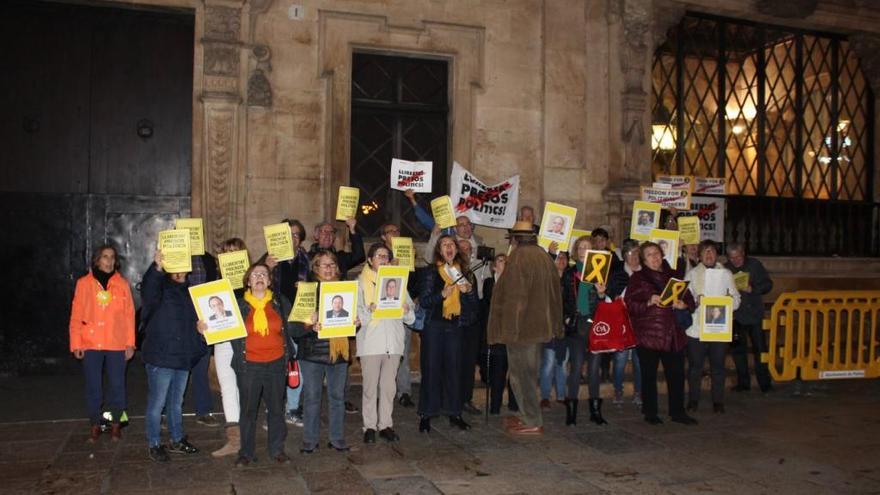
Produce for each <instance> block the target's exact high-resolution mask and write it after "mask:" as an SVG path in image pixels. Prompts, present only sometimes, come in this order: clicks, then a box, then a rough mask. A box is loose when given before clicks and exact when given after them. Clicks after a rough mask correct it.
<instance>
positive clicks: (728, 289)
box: [685, 240, 740, 413]
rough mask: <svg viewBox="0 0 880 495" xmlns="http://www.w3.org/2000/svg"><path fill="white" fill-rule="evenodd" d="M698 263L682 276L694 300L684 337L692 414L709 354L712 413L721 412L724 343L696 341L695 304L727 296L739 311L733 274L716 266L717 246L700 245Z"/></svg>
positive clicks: (710, 242)
mask: <svg viewBox="0 0 880 495" xmlns="http://www.w3.org/2000/svg"><path fill="white" fill-rule="evenodd" d="M699 256H700V264H699V265H697V266H696V267H694V268H693V269H691V270H690V271H689V272H688V274H687V275H686V276H685V280H687V281H689V282H690V286H689V289H690V291H691V293H693V296H694V300H696V301H697V307H698V309H697V311H695V312H694V314H693V324H692V325H691V327H690V328H688V329H687V331H686V333H687V336H688V403H687V410H688V411H696V410H697V407H698V405H699V403H700V382H701V381H702V379H703V362H704V361H705V359H706V355H707V354H708V355H709V369H710V374H711V376H712V405H713V410H714V411H715V412H716V413H723V412H724V378H725V377H724V375H725V368H724V360H725V358H726V355H727V348H728V347H730V343H728V342H700V319H699V316H698V313H699V305H700V304H702V303H701V299H702V297H703V296H730V297H732V298H733V309H734V310H736V309H737V308H739V303H740V295H739V291H737V290H736V284H735V283H734V282H733V274H732V273H730V270H728V269H727V268H724V266H723V265H722V264H721V263H718V246H717V245H716V244H715V243H714V242H713V241H710V240H705V241H702V242H700V247H699Z"/></svg>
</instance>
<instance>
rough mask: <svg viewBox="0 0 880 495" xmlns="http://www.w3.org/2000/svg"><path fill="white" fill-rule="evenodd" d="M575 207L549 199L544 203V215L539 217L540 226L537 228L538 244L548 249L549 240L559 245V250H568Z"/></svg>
mask: <svg viewBox="0 0 880 495" xmlns="http://www.w3.org/2000/svg"><path fill="white" fill-rule="evenodd" d="M576 216H577V208H572V207H571V206H565V205H562V204H559V203H552V202H550V201H548V202H546V203H544V216H543V217H541V228H540V229H539V230H538V245H539V246H541V247H542V248H544V249H549V247H550V243H551V242H556V243H557V244H558V245H559V250H560V251H568V242H569V240H570V238H571V230H572V229H573V228H574V219H575V217H576Z"/></svg>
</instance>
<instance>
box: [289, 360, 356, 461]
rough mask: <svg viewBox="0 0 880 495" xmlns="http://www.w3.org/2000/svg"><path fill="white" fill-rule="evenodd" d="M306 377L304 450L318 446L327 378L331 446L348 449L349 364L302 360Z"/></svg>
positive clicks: (301, 369)
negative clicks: (347, 388) (346, 445)
mask: <svg viewBox="0 0 880 495" xmlns="http://www.w3.org/2000/svg"><path fill="white" fill-rule="evenodd" d="M299 369H300V373H301V374H302V379H303V384H302V389H303V391H302V406H303V447H304V448H309V449H311V448H315V447H317V446H318V440H319V435H320V425H321V396H322V395H323V391H324V390H323V389H324V377H325V376H326V377H327V405H328V406H329V409H330V411H329V413H328V423H329V424H330V435H329V436H330V443H332V444H333V445H336V446H343V445H345V431H344V429H343V423H344V421H345V382H346V378H347V377H348V363H346V362H345V361H343V362H341V363H337V364H323V363H315V362H312V361H306V360H302V361H300V362H299Z"/></svg>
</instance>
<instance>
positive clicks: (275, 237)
mask: <svg viewBox="0 0 880 495" xmlns="http://www.w3.org/2000/svg"><path fill="white" fill-rule="evenodd" d="M263 236H264V237H265V238H266V252H268V253H269V254H270V255H271V256H274V257H275V259H276V260H278V261H285V260H292V259H293V257H294V255H295V253H294V252H293V239H292V238H291V237H290V224H288V223H287V222H283V223H276V224H273V225H264V226H263Z"/></svg>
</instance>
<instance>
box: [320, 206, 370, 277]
mask: <svg viewBox="0 0 880 495" xmlns="http://www.w3.org/2000/svg"><path fill="white" fill-rule="evenodd" d="M345 224H346V225H347V226H348V236H349V239H350V240H351V252H350V253H349V252H347V251H337V250H336V227H334V226H333V223H331V222H321V223H319V224H318V225H316V226H315V242H314V244H312V246H311V247H310V248H309V259H312V256H314V255H315V254H317V253H318V251H319V250H325V251H331V252H332V253H334V254H335V255H336V259H337V260H338V263H339V274H340V279H341V280H346V279H347V278H348V277H347V275H348V271H349V270H351V269H352V268H354V267H356V266H358V265H360V264H361V263H363V262H364V261H366V259H367V255H366V253H364V240H363V239H362V238H361V235H360V234H358V233H357V232H356V231H355V226H356V225H357V220H355V219H354V218H349V219H348V220H346V221H345Z"/></svg>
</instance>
